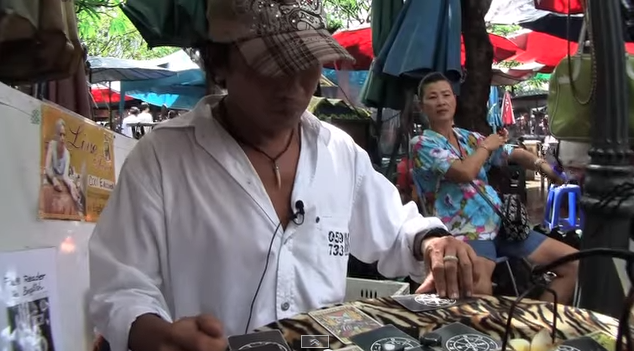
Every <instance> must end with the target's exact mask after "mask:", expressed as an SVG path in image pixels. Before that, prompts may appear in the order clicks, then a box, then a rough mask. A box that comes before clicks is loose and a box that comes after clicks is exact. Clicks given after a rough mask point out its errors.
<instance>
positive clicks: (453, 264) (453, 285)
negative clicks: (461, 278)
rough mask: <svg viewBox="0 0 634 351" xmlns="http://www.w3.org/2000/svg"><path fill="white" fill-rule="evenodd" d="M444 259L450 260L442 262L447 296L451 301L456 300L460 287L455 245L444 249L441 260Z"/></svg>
mask: <svg viewBox="0 0 634 351" xmlns="http://www.w3.org/2000/svg"><path fill="white" fill-rule="evenodd" d="M445 257H447V258H450V259H448V260H446V261H444V267H445V280H446V281H447V296H449V297H451V298H452V299H457V298H459V297H460V286H459V285H458V260H457V256H456V247H455V244H449V246H447V247H446V248H445V254H444V256H443V260H444V258H445Z"/></svg>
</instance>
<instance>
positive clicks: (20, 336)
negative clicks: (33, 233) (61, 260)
mask: <svg viewBox="0 0 634 351" xmlns="http://www.w3.org/2000/svg"><path fill="white" fill-rule="evenodd" d="M56 255H57V251H56V249H55V248H44V249H35V250H25V251H12V252H0V272H1V273H2V282H1V283H0V350H20V351H22V350H45V351H55V350H59V349H60V348H59V347H60V346H59V345H61V340H60V338H61V329H60V328H61V325H60V323H59V313H60V311H59V303H58V291H57V277H56V274H55V273H56V271H55V270H56V268H57V264H56Z"/></svg>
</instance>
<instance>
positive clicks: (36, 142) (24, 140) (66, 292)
mask: <svg viewBox="0 0 634 351" xmlns="http://www.w3.org/2000/svg"><path fill="white" fill-rule="evenodd" d="M41 105H42V102H41V101H39V100H37V99H35V98H32V97H30V96H28V95H25V94H22V93H20V92H18V91H17V90H15V89H13V88H10V87H8V86H6V85H3V84H1V83H0V255H2V254H3V253H4V254H5V255H6V253H7V252H11V251H16V250H25V249H38V248H53V249H54V250H49V251H54V257H53V261H52V262H55V263H50V264H47V263H46V262H47V261H46V260H42V261H34V260H39V258H37V257H38V256H37V252H36V256H33V257H35V258H33V259H31V258H28V257H26V256H23V257H22V258H24V260H26V261H28V262H30V263H28V264H31V263H32V262H37V264H40V266H41V267H39V268H38V267H35V268H33V269H35V270H36V271H39V272H38V273H37V274H35V273H34V274H35V275H36V276H37V275H39V276H43V275H44V273H43V272H44V271H47V270H48V271H50V272H51V273H50V274H48V275H47V277H54V279H55V280H56V281H55V282H54V283H56V284H54V285H56V289H57V291H55V292H49V294H50V295H56V298H55V299H54V300H51V301H54V302H55V305H51V306H46V308H50V309H51V310H54V311H55V313H53V314H51V317H50V323H55V324H59V325H54V326H53V327H52V330H53V334H55V335H53V339H54V340H55V342H54V344H55V349H56V350H64V351H86V350H89V349H90V348H91V345H92V342H93V337H94V334H93V331H92V330H91V327H90V325H89V323H88V320H87V314H86V308H85V306H86V293H87V290H88V284H89V271H88V247H87V245H88V240H89V239H90V235H91V233H92V230H93V228H94V223H89V222H88V221H77V220H43V219H40V215H39V212H38V211H40V209H41V207H40V206H41V205H39V202H38V197H39V195H40V188H41V184H42V170H41V169H42V167H41V153H42V145H41V140H42V137H41V128H42V127H41V123H42V118H41ZM38 111H39V112H38ZM84 122H85V123H88V124H90V123H92V122H90V121H88V120H86V121H84ZM99 132H100V133H102V134H104V135H107V134H108V133H109V132H108V131H106V130H103V131H99ZM112 136H113V137H114V142H113V144H114V145H113V146H112V147H110V149H113V151H114V152H113V153H109V155H112V154H113V155H114V159H113V163H114V168H115V177H116V174H118V173H119V170H120V169H121V165H122V164H123V161H124V160H125V158H126V156H127V155H128V153H129V152H130V150H132V148H133V146H134V144H135V142H136V141H135V140H133V139H129V138H126V137H124V136H122V135H118V134H117V135H112ZM40 256H41V255H40ZM46 257H48V256H46ZM46 257H44V258H46ZM3 262H5V263H3ZM6 262H9V263H6ZM11 262H13V263H15V264H18V263H16V262H17V261H16V259H8V260H5V261H3V260H2V259H0V265H4V267H2V266H0V273H2V274H3V275H4V281H5V284H4V285H3V286H4V287H5V288H6V282H7V274H8V272H7V271H8V270H9V269H10V267H8V266H7V265H9V264H13V263H11ZM51 264H53V265H54V267H50V265H51ZM11 269H13V268H11ZM33 279H37V278H33ZM23 282H24V281H23ZM31 283H33V284H31V285H30V286H31V287H29V288H24V290H25V291H26V290H28V289H38V288H39V287H37V286H36V284H34V282H31ZM51 286H53V285H51ZM0 290H1V289H0ZM5 290H6V289H5ZM1 296H3V297H5V296H6V295H4V294H3V295H1ZM0 302H4V303H5V304H6V300H5V301H0ZM1 313H3V312H2V311H0V314H1ZM2 323H3V319H0V324H2ZM4 323H5V324H6V323H7V322H6V321H4ZM14 327H15V326H14ZM7 328H9V329H8V330H7ZM14 329H15V328H14ZM10 330H11V326H7V325H0V331H4V334H7V333H6V332H7V331H10ZM4 334H3V337H4ZM5 342H6V340H5ZM0 343H1V342H0ZM14 349H15V348H14Z"/></svg>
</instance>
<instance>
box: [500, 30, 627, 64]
mask: <svg viewBox="0 0 634 351" xmlns="http://www.w3.org/2000/svg"><path fill="white" fill-rule="evenodd" d="M509 39H510V40H511V41H512V42H514V43H515V44H517V46H518V47H519V48H520V49H522V50H521V51H520V53H519V54H517V55H516V56H514V57H511V59H512V60H514V61H517V62H521V63H532V62H538V63H540V64H542V65H544V66H546V67H548V69H543V70H542V72H552V70H553V69H554V67H555V66H557V64H559V62H561V60H563V59H564V58H566V57H567V55H568V53H570V54H571V55H574V54H575V53H576V52H577V47H578V44H577V43H576V42H568V41H567V40H565V39H561V38H558V37H556V36H552V35H549V34H546V33H541V32H535V31H529V30H526V31H521V32H519V33H517V34H515V35H513V36H510V37H509ZM625 51H626V52H628V53H630V54H632V53H634V43H625Z"/></svg>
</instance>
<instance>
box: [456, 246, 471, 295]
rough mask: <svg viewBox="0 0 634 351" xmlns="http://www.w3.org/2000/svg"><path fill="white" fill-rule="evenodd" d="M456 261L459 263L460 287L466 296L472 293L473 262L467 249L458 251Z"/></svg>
mask: <svg viewBox="0 0 634 351" xmlns="http://www.w3.org/2000/svg"><path fill="white" fill-rule="evenodd" d="M458 260H459V261H458V262H459V263H460V287H461V288H462V291H463V292H464V294H465V295H466V296H468V297H469V296H471V295H472V294H473V283H474V279H473V263H472V262H471V258H470V257H469V252H468V251H467V250H460V251H458Z"/></svg>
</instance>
